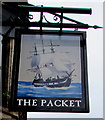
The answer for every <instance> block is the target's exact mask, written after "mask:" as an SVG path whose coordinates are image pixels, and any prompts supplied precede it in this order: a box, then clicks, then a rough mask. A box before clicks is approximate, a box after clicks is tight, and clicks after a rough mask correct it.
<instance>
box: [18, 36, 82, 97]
mask: <svg viewBox="0 0 105 120" xmlns="http://www.w3.org/2000/svg"><path fill="white" fill-rule="evenodd" d="M73 37H74V38H73ZM73 37H71V38H70V36H69V40H65V39H68V37H65V36H63V37H61V38H60V40H59V36H51V35H43V37H42V36H41V35H33V36H32V35H31V36H30V35H29V36H23V39H22V41H23V42H22V47H21V49H22V50H21V57H20V58H21V59H20V72H19V81H18V96H21V97H23V96H25V97H27V96H28V97H71V98H73V97H75V98H81V97H82V89H81V77H80V66H79V64H80V63H79V62H80V61H79V59H80V48H79V40H76V42H74V43H73V40H72V39H79V37H78V38H75V36H73ZM30 38H31V39H32V40H29V39H30ZM70 39H71V40H70ZM71 50H72V51H71ZM23 53H24V55H23ZM71 56H72V57H71ZM74 59H75V60H74ZM77 61H79V62H77Z"/></svg>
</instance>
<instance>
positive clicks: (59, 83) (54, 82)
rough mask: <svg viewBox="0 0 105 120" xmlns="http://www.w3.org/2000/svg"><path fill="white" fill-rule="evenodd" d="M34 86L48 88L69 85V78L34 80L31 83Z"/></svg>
mask: <svg viewBox="0 0 105 120" xmlns="http://www.w3.org/2000/svg"><path fill="white" fill-rule="evenodd" d="M32 84H33V85H34V86H35V87H49V88H60V87H69V86H70V84H71V79H70V78H68V77H66V78H64V79H53V80H52V81H48V80H46V81H43V80H42V79H40V80H37V81H36V80H35V79H34V81H33V83H32Z"/></svg>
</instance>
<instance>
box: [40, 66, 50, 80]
mask: <svg viewBox="0 0 105 120" xmlns="http://www.w3.org/2000/svg"><path fill="white" fill-rule="evenodd" d="M41 74H42V77H43V79H44V80H46V79H47V78H49V77H50V76H51V74H52V72H51V71H50V70H49V69H48V68H47V67H44V68H43V69H41Z"/></svg>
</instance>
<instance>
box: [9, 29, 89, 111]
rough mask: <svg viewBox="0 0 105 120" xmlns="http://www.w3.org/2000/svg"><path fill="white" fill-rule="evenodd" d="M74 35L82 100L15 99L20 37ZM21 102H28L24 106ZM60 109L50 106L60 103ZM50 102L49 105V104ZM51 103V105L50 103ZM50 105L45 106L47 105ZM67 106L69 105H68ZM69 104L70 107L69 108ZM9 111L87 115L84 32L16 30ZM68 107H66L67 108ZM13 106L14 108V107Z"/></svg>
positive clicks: (87, 95)
mask: <svg viewBox="0 0 105 120" xmlns="http://www.w3.org/2000/svg"><path fill="white" fill-rule="evenodd" d="M27 34H29V35H58V36H62V35H65V36H66V35H68V36H70V35H74V36H80V51H81V78H82V80H81V82H82V98H64V97H63V98H49V97H41V98H40V97H37V98H35V97H25V96H24V97H17V89H18V79H19V70H20V68H19V64H20V53H21V42H22V41H21V36H22V35H27ZM42 99H43V101H44V102H46V106H41V102H42ZM23 101H25V102H30V103H29V104H28V103H26V105H24V103H23ZM62 101H63V106H62V105H61V106H60V107H57V106H56V105H53V106H52V105H51V104H52V103H54V102H56V104H57V103H59V104H60V103H62ZM49 102H50V103H49ZM51 102H52V103H51ZM48 103H49V104H50V105H49V106H47V104H48ZM68 104H69V105H68ZM70 104H71V107H70ZM9 105H10V110H12V111H20V110H23V111H26V112H29V111H31V112H69V113H73V112H74V113H75V112H76V113H89V93H88V73H87V51H86V32H85V31H62V33H61V32H59V31H58V30H43V31H40V30H29V29H16V32H15V51H14V62H13V73H12V90H11V98H10V104H9ZM67 105H68V106H69V107H68V106H67ZM73 105H74V106H73ZM14 106H15V107H14Z"/></svg>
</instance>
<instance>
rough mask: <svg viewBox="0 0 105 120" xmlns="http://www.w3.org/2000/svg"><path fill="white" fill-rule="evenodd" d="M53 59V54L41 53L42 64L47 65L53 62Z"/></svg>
mask: <svg viewBox="0 0 105 120" xmlns="http://www.w3.org/2000/svg"><path fill="white" fill-rule="evenodd" d="M52 60H53V54H51V53H50V54H40V63H39V64H40V65H41V66H42V65H45V64H46V65H47V64H50V63H52Z"/></svg>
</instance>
